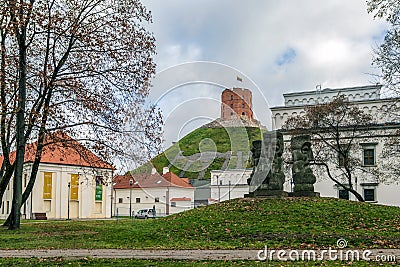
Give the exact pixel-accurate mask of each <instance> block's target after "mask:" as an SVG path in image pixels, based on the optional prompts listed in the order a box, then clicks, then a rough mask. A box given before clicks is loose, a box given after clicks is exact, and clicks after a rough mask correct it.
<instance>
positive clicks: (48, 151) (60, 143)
mask: <svg viewBox="0 0 400 267" xmlns="http://www.w3.org/2000/svg"><path fill="white" fill-rule="evenodd" d="M44 143H45V144H46V145H45V146H44V148H43V152H42V159H41V160H40V162H41V163H50V164H59V165H72V166H80V167H92V168H102V169H115V168H114V167H113V166H112V165H111V164H108V163H106V162H104V161H103V160H101V159H100V158H99V157H98V156H96V155H95V154H94V153H93V152H91V151H90V150H89V149H87V148H86V147H84V146H83V145H81V144H80V143H79V142H78V141H76V140H74V139H72V138H71V137H70V136H68V135H67V134H65V133H62V132H57V133H55V134H53V135H52V136H51V137H50V136H49V137H46V139H45V141H44ZM36 147H37V142H35V143H32V144H28V145H26V147H25V163H28V162H33V161H34V159H35V153H36ZM15 154H16V153H15V151H13V152H11V153H10V160H11V162H13V161H14V160H15ZM3 159H4V157H3V156H0V165H1V164H2V163H3Z"/></svg>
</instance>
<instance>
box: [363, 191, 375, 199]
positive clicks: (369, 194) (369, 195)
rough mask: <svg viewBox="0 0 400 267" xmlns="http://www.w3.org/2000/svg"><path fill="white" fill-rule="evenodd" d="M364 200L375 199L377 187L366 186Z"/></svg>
mask: <svg viewBox="0 0 400 267" xmlns="http://www.w3.org/2000/svg"><path fill="white" fill-rule="evenodd" d="M364 200H365V201H375V189H371V188H364Z"/></svg>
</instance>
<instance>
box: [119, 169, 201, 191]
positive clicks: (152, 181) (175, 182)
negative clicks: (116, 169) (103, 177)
mask: <svg viewBox="0 0 400 267" xmlns="http://www.w3.org/2000/svg"><path fill="white" fill-rule="evenodd" d="M130 179H133V180H134V181H135V182H134V185H133V188H138V187H140V188H153V187H185V188H191V189H194V187H193V186H192V185H191V184H189V183H187V182H185V180H184V179H182V178H179V177H178V176H177V175H175V174H173V173H172V174H171V173H166V174H164V175H162V176H161V175H160V174H158V173H155V174H132V175H117V176H115V177H114V179H113V182H114V188H115V189H126V188H129V187H130V185H129V180H130Z"/></svg>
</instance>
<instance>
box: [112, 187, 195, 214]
mask: <svg viewBox="0 0 400 267" xmlns="http://www.w3.org/2000/svg"><path fill="white" fill-rule="evenodd" d="M168 193H169V197H168V198H169V200H171V199H173V198H183V197H186V198H190V199H191V201H190V204H189V205H188V204H187V203H186V202H185V201H183V202H182V203H179V202H177V203H176V204H177V206H176V207H175V208H173V209H172V207H171V206H169V214H174V213H178V212H181V211H184V210H187V209H191V208H193V203H194V188H186V187H173V186H171V187H154V188H132V200H133V201H132V210H133V211H134V212H135V213H136V212H137V211H138V210H141V209H150V208H153V205H155V207H156V212H157V215H160V216H164V215H166V212H167V203H168V199H167V196H168ZM114 197H115V202H114V206H115V213H114V214H115V215H116V212H117V209H118V213H119V214H118V215H120V216H129V203H130V202H129V198H130V189H129V188H126V189H114ZM120 198H122V201H123V203H119V199H120ZM136 198H140V203H136ZM156 198H158V199H159V202H155V200H156ZM169 202H171V201H169ZM169 205H170V204H169Z"/></svg>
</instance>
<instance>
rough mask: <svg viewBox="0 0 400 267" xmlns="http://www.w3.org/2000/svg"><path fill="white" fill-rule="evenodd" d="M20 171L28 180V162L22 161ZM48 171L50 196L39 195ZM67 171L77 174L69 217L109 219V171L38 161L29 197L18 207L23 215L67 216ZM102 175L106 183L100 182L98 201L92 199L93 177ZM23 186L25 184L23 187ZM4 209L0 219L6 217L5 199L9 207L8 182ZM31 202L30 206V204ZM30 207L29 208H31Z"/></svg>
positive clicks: (110, 173)
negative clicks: (101, 188)
mask: <svg viewBox="0 0 400 267" xmlns="http://www.w3.org/2000/svg"><path fill="white" fill-rule="evenodd" d="M24 170H25V171H24V173H26V174H27V179H26V183H25V182H24V178H23V181H22V184H23V186H24V185H26V184H27V183H28V181H29V174H30V170H31V164H25V166H24ZM45 172H51V173H52V196H51V199H44V198H43V183H44V173H45ZM71 174H79V187H78V201H74V200H70V202H69V203H70V214H69V215H70V218H110V217H111V177H112V171H111V170H107V169H94V168H89V167H75V166H66V165H56V164H44V163H41V164H40V166H39V171H38V174H37V177H36V182H35V185H34V187H33V190H32V194H31V196H30V197H29V198H28V200H27V201H26V203H25V205H23V206H22V207H21V212H22V216H23V218H25V217H26V218H30V215H31V213H46V216H47V218H48V219H66V218H67V217H68V182H70V181H71ZM96 176H103V178H104V180H105V182H106V185H103V196H102V200H101V201H95V187H96V182H95V177H96ZM23 189H25V187H23ZM3 201H4V203H5V209H4V212H3V209H2V210H1V211H0V218H6V217H7V215H8V214H7V210H6V209H7V201H9V203H10V204H9V205H10V208H9V209H11V201H12V183H11V184H10V190H7V191H6V194H5V195H4V197H3ZM31 203H32V206H31ZM31 207H32V208H31Z"/></svg>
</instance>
